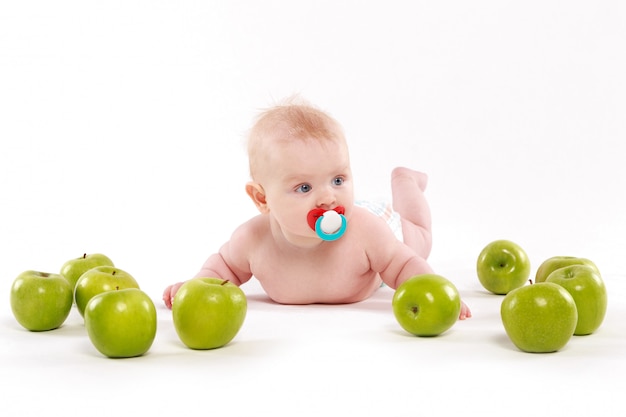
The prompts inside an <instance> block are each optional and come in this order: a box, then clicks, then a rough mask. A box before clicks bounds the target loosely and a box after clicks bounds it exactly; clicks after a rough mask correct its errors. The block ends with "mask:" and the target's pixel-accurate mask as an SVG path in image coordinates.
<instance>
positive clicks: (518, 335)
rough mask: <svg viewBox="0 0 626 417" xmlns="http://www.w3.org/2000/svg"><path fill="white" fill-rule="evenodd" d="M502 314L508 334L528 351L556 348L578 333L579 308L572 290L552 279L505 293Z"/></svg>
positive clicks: (543, 351)
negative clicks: (571, 292)
mask: <svg viewBox="0 0 626 417" xmlns="http://www.w3.org/2000/svg"><path fill="white" fill-rule="evenodd" d="M500 315H501V318H502V324H503V325H504V329H505V331H506V334H507V335H508V336H509V338H510V339H511V341H512V342H513V344H514V345H515V346H517V347H518V349H520V350H522V351H524V352H532V353H547V352H556V351H557V350H559V349H561V348H562V347H563V346H565V345H566V344H567V342H568V341H569V340H570V339H571V337H572V335H573V334H574V329H575V328H576V322H577V321H578V311H577V310H576V303H575V302H574V298H573V297H572V296H571V294H570V293H569V292H567V290H566V289H565V288H563V287H561V286H560V285H557V284H554V283H552V282H540V283H539V284H532V285H526V286H523V287H519V288H516V289H514V290H512V291H511V292H509V293H508V294H507V295H505V296H504V299H503V300H502V304H501V305H500Z"/></svg>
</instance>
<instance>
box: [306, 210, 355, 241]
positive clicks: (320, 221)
mask: <svg viewBox="0 0 626 417" xmlns="http://www.w3.org/2000/svg"><path fill="white" fill-rule="evenodd" d="M345 212H346V209H345V208H344V207H342V206H337V207H335V208H334V209H332V210H325V209H322V208H314V209H313V210H311V211H309V214H307V217H306V220H307V222H308V223H309V226H310V227H311V229H313V230H315V233H317V236H319V237H320V239H322V240H326V241H332V240H337V239H339V238H340V237H341V236H343V234H344V233H345V232H346V227H347V225H348V222H347V221H346V217H345V216H344V214H345Z"/></svg>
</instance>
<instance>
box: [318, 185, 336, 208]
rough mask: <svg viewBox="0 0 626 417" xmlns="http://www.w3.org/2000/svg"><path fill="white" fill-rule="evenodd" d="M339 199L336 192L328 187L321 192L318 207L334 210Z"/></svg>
mask: <svg viewBox="0 0 626 417" xmlns="http://www.w3.org/2000/svg"><path fill="white" fill-rule="evenodd" d="M336 202H337V199H336V197H335V192H334V191H333V190H332V188H331V187H326V188H324V189H322V190H320V193H319V196H318V198H317V206H318V207H328V208H332V207H334V206H335V203H336Z"/></svg>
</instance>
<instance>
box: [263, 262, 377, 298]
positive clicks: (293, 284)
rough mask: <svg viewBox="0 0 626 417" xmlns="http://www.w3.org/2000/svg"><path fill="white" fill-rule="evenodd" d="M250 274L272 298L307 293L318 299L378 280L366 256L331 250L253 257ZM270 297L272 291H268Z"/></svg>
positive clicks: (346, 291) (360, 287) (305, 294)
mask: <svg viewBox="0 0 626 417" xmlns="http://www.w3.org/2000/svg"><path fill="white" fill-rule="evenodd" d="M251 270H252V273H253V275H254V276H255V277H256V278H257V279H258V280H259V281H260V282H261V284H262V285H263V287H264V288H265V290H266V291H267V292H268V293H274V295H275V297H273V298H281V297H283V298H285V299H287V298H290V297H294V296H296V295H297V296H304V297H306V296H307V294H308V295H310V296H311V297H313V298H316V299H315V300H314V301H312V302H320V300H319V299H318V298H323V297H325V296H327V295H328V296H330V294H349V293H350V292H353V291H358V290H360V289H362V288H363V287H364V286H367V284H368V283H369V282H370V281H372V280H374V279H377V274H376V273H375V272H373V271H372V270H371V268H370V265H369V262H368V260H367V257H366V256H365V255H364V254H359V253H346V252H343V253H342V252H339V251H337V252H334V253H333V254H332V255H329V256H316V257H314V256H309V257H307V256H283V257H280V258H279V257H272V256H267V255H266V256H264V257H259V258H257V259H254V260H253V263H252V264H251ZM270 296H272V294H270Z"/></svg>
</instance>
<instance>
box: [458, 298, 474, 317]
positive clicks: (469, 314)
mask: <svg viewBox="0 0 626 417" xmlns="http://www.w3.org/2000/svg"><path fill="white" fill-rule="evenodd" d="M470 317H472V312H471V311H470V309H469V307H468V306H467V304H465V303H464V302H463V301H461V312H460V313H459V320H465V319H469V318H470Z"/></svg>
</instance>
